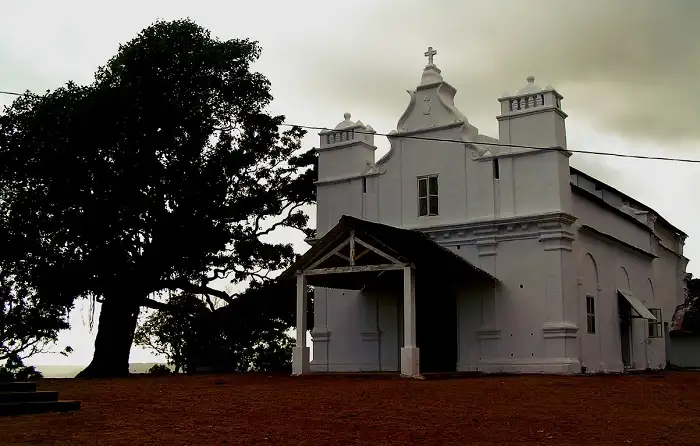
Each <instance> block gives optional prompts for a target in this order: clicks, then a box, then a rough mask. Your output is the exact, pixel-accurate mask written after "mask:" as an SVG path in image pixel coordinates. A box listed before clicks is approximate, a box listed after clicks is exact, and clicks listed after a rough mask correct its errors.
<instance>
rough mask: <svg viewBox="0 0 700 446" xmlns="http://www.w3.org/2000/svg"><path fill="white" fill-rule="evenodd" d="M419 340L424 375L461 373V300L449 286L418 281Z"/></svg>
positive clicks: (417, 331)
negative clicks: (458, 332) (459, 356)
mask: <svg viewBox="0 0 700 446" xmlns="http://www.w3.org/2000/svg"><path fill="white" fill-rule="evenodd" d="M416 282H417V283H416V338H417V339H416V340H417V344H418V348H419V349H420V371H421V373H431V372H432V373H436V372H454V371H455V370H456V369H457V298H456V295H455V294H454V292H452V291H451V290H450V289H449V287H446V286H431V284H430V283H425V282H423V283H422V284H421V283H420V282H422V280H421V281H419V280H416Z"/></svg>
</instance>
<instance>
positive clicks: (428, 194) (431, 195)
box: [416, 174, 440, 218]
mask: <svg viewBox="0 0 700 446" xmlns="http://www.w3.org/2000/svg"><path fill="white" fill-rule="evenodd" d="M431 179H435V189H436V190H435V191H433V190H432V188H431V187H430V183H431V181H430V180H431ZM422 181H424V182H425V195H421V182H422ZM416 192H417V194H416V195H417V197H418V199H417V200H416V205H417V206H418V209H417V211H418V218H429V217H437V216H438V215H440V180H439V175H438V174H430V175H422V176H419V177H418V178H417V179H416ZM432 199H434V200H435V208H436V209H435V212H432V206H431V202H432ZM421 200H425V214H422V213H421Z"/></svg>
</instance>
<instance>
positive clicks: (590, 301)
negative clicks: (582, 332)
mask: <svg viewBox="0 0 700 446" xmlns="http://www.w3.org/2000/svg"><path fill="white" fill-rule="evenodd" d="M586 327H587V329H588V333H590V334H595V298H594V297H593V296H591V295H587V296H586Z"/></svg>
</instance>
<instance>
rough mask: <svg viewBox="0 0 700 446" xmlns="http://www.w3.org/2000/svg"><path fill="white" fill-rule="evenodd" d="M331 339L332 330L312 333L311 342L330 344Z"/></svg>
mask: <svg viewBox="0 0 700 446" xmlns="http://www.w3.org/2000/svg"><path fill="white" fill-rule="evenodd" d="M330 338H331V332H330V330H317V331H314V330H312V331H311V342H329V341H330Z"/></svg>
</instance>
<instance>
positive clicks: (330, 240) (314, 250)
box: [279, 215, 498, 289]
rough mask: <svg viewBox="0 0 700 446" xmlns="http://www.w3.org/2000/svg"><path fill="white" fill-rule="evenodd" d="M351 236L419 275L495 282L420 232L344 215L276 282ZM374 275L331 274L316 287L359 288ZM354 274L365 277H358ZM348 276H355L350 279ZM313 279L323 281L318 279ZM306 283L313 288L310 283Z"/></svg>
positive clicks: (476, 267) (316, 259)
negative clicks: (470, 278)
mask: <svg viewBox="0 0 700 446" xmlns="http://www.w3.org/2000/svg"><path fill="white" fill-rule="evenodd" d="M351 233H354V235H355V237H357V238H359V239H361V240H363V241H364V242H366V243H368V244H370V245H372V246H374V247H375V248H377V249H380V250H381V251H383V252H385V253H386V254H389V255H391V256H392V257H394V258H396V259H397V260H400V261H401V262H405V263H410V264H412V265H415V267H416V268H417V270H418V271H419V274H420V272H422V271H424V272H427V273H429V274H431V275H439V276H449V275H455V274H458V275H462V276H463V275H464V274H469V275H470V276H471V277H475V276H476V277H479V278H482V279H485V280H489V281H496V282H497V281H498V279H496V278H495V277H493V276H492V275H491V274H489V273H488V272H486V271H484V270H482V269H481V268H479V267H478V266H476V265H474V264H472V263H470V262H469V261H467V260H466V259H464V258H463V257H461V256H460V255H458V254H457V253H455V252H453V251H451V250H449V249H447V248H445V247H443V246H440V245H439V244H438V243H436V242H434V241H433V240H431V239H430V237H429V236H428V235H427V234H425V233H423V232H421V231H417V230H408V229H401V228H397V227H394V226H388V225H384V224H380V223H374V222H369V221H366V220H362V219H359V218H355V217H351V216H348V215H343V216H342V217H341V218H340V220H339V222H338V224H336V225H335V226H334V227H333V228H332V229H331V230H330V231H328V232H327V233H326V234H325V235H324V236H323V237H322V238H321V239H320V240H318V241H317V242H316V243H315V244H314V245H313V246H312V247H311V249H309V250H308V251H307V252H306V253H304V254H303V255H302V256H301V257H300V258H299V259H298V260H297V261H296V262H294V263H293V264H292V265H291V266H290V267H289V268H287V270H285V271H284V272H283V273H282V274H281V275H280V276H279V280H283V281H284V280H289V279H292V278H294V277H295V276H296V273H297V272H300V271H303V270H304V269H307V268H308V267H309V266H311V265H312V264H313V263H314V262H316V261H318V260H319V259H321V258H322V257H323V256H324V255H326V254H327V253H328V252H330V251H332V250H333V249H334V248H335V247H337V246H338V245H339V244H341V243H343V242H344V241H345V240H347V239H348V237H350V235H351ZM377 274H378V272H376V271H375V272H369V273H351V274H333V275H332V276H336V278H335V279H334V280H333V281H332V283H330V284H328V282H325V283H324V284H323V285H321V284H319V285H318V286H329V287H330V285H334V286H333V287H335V288H343V289H361V288H362V283H363V282H366V281H367V280H369V279H371V278H373V277H376V275H377ZM358 275H359V276H365V277H362V278H358V277H357V276H358ZM348 276H356V277H355V278H350V277H348ZM314 277H315V278H316V277H319V276H314ZM317 280H323V279H321V278H319V279H317ZM310 284H312V285H313V283H310Z"/></svg>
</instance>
